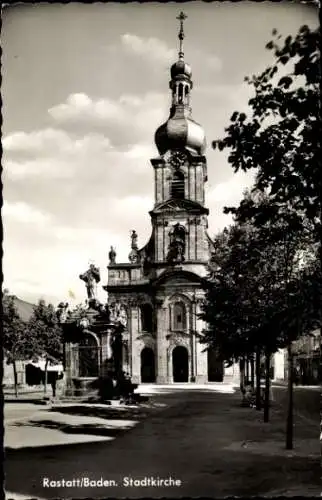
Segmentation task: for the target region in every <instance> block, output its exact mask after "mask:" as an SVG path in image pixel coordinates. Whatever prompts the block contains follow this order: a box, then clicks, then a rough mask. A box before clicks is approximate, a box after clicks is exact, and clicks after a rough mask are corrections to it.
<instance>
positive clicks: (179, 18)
mask: <svg viewBox="0 0 322 500" xmlns="http://www.w3.org/2000/svg"><path fill="white" fill-rule="evenodd" d="M187 17H188V16H186V14H185V13H184V12H182V11H181V12H180V14H179V15H178V16H177V19H178V21H180V31H179V34H178V38H179V59H183V56H184V52H183V40H184V31H183V22H184V21H185V19H187Z"/></svg>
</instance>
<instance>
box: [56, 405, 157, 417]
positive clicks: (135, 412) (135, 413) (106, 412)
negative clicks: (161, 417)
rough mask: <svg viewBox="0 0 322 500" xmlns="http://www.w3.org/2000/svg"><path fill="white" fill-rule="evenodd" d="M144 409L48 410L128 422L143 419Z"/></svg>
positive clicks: (90, 407)
mask: <svg viewBox="0 0 322 500" xmlns="http://www.w3.org/2000/svg"><path fill="white" fill-rule="evenodd" d="M144 410H145V408H141V407H135V408H133V407H131V408H126V407H120V408H118V409H117V410H116V409H114V408H113V407H110V406H106V408H101V407H97V406H81V405H75V406H57V407H53V408H50V409H49V412H58V413H62V414H65V415H75V416H79V417H83V416H86V417H96V418H103V419H106V420H122V419H124V420H130V419H138V418H143V417H145V416H146V415H147V413H146V412H145V411H144Z"/></svg>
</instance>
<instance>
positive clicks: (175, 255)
mask: <svg viewBox="0 0 322 500" xmlns="http://www.w3.org/2000/svg"><path fill="white" fill-rule="evenodd" d="M169 237H170V244H169V251H168V256H167V259H168V261H169V262H172V263H178V264H179V263H181V262H183V261H184V259H185V249H186V231H185V228H184V227H183V226H181V225H180V224H179V223H177V224H175V226H173V229H172V230H171V231H170V233H169Z"/></svg>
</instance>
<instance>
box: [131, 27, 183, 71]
mask: <svg viewBox="0 0 322 500" xmlns="http://www.w3.org/2000/svg"><path fill="white" fill-rule="evenodd" d="M121 43H122V46H123V47H124V48H125V49H126V50H128V51H129V52H131V53H134V54H136V55H137V56H139V57H146V58H147V59H149V60H150V61H152V62H158V61H161V62H163V63H168V64H169V61H172V60H174V59H175V58H176V56H177V53H176V50H174V49H170V48H169V47H168V46H167V44H166V43H165V42H163V41H162V40H159V39H158V38H144V37H140V36H137V35H133V34H131V33H125V34H124V35H121Z"/></svg>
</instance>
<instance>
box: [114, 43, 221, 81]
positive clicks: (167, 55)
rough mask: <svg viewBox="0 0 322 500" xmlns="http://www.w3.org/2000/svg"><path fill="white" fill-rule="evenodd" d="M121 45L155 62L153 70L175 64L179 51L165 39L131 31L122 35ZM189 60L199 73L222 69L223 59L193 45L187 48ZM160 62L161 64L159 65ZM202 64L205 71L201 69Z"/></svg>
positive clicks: (130, 51)
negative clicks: (140, 34) (142, 35)
mask: <svg viewBox="0 0 322 500" xmlns="http://www.w3.org/2000/svg"><path fill="white" fill-rule="evenodd" d="M121 45H122V47H123V48H125V49H126V51H128V52H129V53H131V54H134V55H136V56H138V57H140V58H141V59H142V60H145V61H146V62H147V63H148V64H149V65H151V63H153V66H152V69H153V70H158V69H160V70H162V71H163V70H164V68H165V67H169V65H171V64H173V63H174V62H175V61H176V60H177V59H178V51H177V50H176V49H173V48H170V47H169V46H168V45H167V44H166V43H165V42H164V41H163V40H160V39H159V38H145V37H140V36H138V35H134V34H131V33H126V34H124V35H121ZM187 54H189V61H190V62H191V64H192V66H193V69H194V71H196V72H197V73H198V74H199V73H200V74H201V75H202V73H204V72H205V69H208V70H210V71H215V72H217V71H220V70H221V69H222V61H221V59H220V58H219V57H218V56H216V55H214V54H209V53H207V52H206V51H203V50H200V49H197V48H196V47H191V48H189V50H187ZM158 63H159V65H158ZM200 64H202V68H203V71H202V72H201V71H199V69H200Z"/></svg>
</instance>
